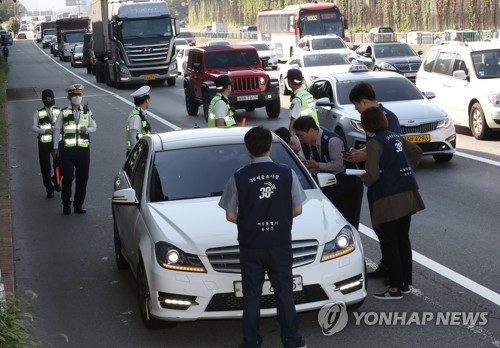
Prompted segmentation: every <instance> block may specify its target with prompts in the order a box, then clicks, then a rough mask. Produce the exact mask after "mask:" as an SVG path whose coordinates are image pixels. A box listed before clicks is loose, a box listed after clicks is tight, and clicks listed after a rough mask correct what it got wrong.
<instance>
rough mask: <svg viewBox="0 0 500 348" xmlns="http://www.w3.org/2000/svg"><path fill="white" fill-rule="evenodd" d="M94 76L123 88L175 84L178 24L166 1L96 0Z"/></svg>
mask: <svg viewBox="0 0 500 348" xmlns="http://www.w3.org/2000/svg"><path fill="white" fill-rule="evenodd" d="M90 18H91V21H92V53H91V57H92V62H91V63H92V68H91V70H92V73H94V74H95V76H96V81H97V82H105V83H106V84H107V85H108V86H115V87H116V88H121V87H122V86H123V85H124V84H127V83H133V82H141V81H142V82H159V83H164V82H165V81H167V84H168V85H169V86H173V85H175V81H176V78H177V60H176V55H175V44H174V38H175V36H176V35H177V33H179V32H180V30H179V23H178V22H177V21H176V19H175V18H173V17H172V16H171V14H170V10H169V8H168V5H167V3H166V2H164V1H155V0H149V1H148V0H142V1H140V0H135V1H123V0H107V1H106V0H93V1H92V4H91V13H90Z"/></svg>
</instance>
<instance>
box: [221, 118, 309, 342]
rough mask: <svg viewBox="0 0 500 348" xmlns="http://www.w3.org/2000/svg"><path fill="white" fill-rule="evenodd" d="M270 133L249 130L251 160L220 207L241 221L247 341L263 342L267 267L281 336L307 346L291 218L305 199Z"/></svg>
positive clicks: (235, 177) (229, 186) (232, 182)
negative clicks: (275, 152) (275, 156)
mask: <svg viewBox="0 0 500 348" xmlns="http://www.w3.org/2000/svg"><path fill="white" fill-rule="evenodd" d="M271 144H272V133H271V131H270V130H269V129H266V128H264V127H254V128H252V129H250V130H249V131H248V132H247V133H246V134H245V145H246V148H247V152H248V154H249V156H250V158H251V161H252V162H251V164H250V165H247V166H245V167H243V168H241V169H239V170H238V171H237V172H236V173H235V174H234V175H233V176H231V178H230V179H229V181H228V182H227V184H226V186H225V188H224V193H223V194H222V197H221V199H220V202H219V206H220V207H221V208H223V209H224V210H226V219H227V220H228V221H230V222H233V223H235V224H237V226H238V242H239V247H240V264H241V280H242V286H243V342H242V344H241V345H240V347H260V346H261V345H262V336H261V335H260V333H259V320H260V299H261V293H262V287H263V284H264V280H265V276H266V272H267V275H268V277H269V280H270V281H271V286H272V287H273V289H274V296H275V299H276V306H277V315H278V322H279V324H280V328H281V340H282V343H283V345H284V346H285V347H290V348H292V347H293V348H297V347H306V344H305V342H304V339H303V338H302V336H301V334H300V333H299V322H298V316H297V312H296V309H295V304H294V299H293V284H294V283H293V273H292V264H293V252H292V234H291V231H292V223H293V218H294V217H296V216H298V215H300V214H302V204H303V202H304V201H305V199H306V196H305V193H304V190H303V189H302V186H301V184H300V182H299V180H298V178H297V175H296V174H295V172H294V171H293V170H291V169H290V168H288V167H286V166H283V165H280V164H277V163H274V162H273V161H272V160H271V158H270V157H269V155H270V153H271V151H272V146H271Z"/></svg>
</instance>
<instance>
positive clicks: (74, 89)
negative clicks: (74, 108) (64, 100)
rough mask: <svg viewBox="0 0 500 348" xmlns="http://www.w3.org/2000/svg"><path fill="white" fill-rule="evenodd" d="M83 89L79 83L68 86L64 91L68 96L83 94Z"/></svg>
mask: <svg viewBox="0 0 500 348" xmlns="http://www.w3.org/2000/svg"><path fill="white" fill-rule="evenodd" d="M84 88H85V87H83V85H81V84H79V83H75V84H74V85H70V86H69V87H68V88H67V89H66V91H67V92H68V94H83V90H84Z"/></svg>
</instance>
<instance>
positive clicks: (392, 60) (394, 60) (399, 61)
mask: <svg viewBox="0 0 500 348" xmlns="http://www.w3.org/2000/svg"><path fill="white" fill-rule="evenodd" d="M375 60H376V61H377V62H386V63H389V64H405V63H422V58H420V57H417V56H408V57H386V58H376V59H375Z"/></svg>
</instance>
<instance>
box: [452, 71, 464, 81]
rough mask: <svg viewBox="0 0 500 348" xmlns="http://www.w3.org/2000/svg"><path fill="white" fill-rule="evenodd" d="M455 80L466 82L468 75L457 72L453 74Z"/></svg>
mask: <svg viewBox="0 0 500 348" xmlns="http://www.w3.org/2000/svg"><path fill="white" fill-rule="evenodd" d="M453 78H454V79H457V80H466V79H467V75H466V74H465V71H463V70H455V71H454V72H453Z"/></svg>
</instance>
